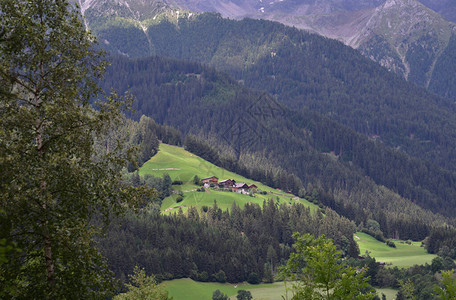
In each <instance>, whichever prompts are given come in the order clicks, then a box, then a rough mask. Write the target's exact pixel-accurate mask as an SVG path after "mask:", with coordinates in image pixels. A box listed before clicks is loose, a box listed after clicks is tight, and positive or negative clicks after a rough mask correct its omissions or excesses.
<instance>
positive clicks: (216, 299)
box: [212, 289, 228, 300]
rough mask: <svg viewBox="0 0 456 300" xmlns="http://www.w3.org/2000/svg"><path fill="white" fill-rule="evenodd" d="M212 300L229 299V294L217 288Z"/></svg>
mask: <svg viewBox="0 0 456 300" xmlns="http://www.w3.org/2000/svg"><path fill="white" fill-rule="evenodd" d="M212 300H228V296H227V295H226V294H224V293H222V292H221V291H220V290H218V289H217V290H215V291H214V293H213V294H212Z"/></svg>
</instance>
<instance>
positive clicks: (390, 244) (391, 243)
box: [386, 240, 396, 248]
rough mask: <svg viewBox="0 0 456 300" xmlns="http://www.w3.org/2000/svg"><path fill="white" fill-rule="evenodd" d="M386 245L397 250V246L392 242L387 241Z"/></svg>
mask: <svg viewBox="0 0 456 300" xmlns="http://www.w3.org/2000/svg"><path fill="white" fill-rule="evenodd" d="M386 245H388V247H391V248H396V244H395V243H394V242H393V241H391V240H387V241H386Z"/></svg>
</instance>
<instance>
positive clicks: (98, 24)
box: [79, 0, 456, 100]
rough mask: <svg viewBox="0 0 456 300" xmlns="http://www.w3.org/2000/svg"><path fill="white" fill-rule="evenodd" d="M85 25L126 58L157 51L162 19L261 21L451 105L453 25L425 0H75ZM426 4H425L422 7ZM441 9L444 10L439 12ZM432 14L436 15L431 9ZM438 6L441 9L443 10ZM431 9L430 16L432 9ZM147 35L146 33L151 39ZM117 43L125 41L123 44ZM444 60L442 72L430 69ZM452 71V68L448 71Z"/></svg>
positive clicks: (450, 10)
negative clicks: (303, 34) (292, 30)
mask: <svg viewBox="0 0 456 300" xmlns="http://www.w3.org/2000/svg"><path fill="white" fill-rule="evenodd" d="M79 2H80V3H81V5H82V11H83V12H84V14H85V17H86V20H87V24H88V28H90V29H91V30H93V31H94V32H95V33H96V34H97V35H98V36H99V37H100V38H101V39H102V41H103V42H104V43H105V47H106V48H109V49H110V50H111V51H115V52H118V53H119V54H125V55H130V56H138V55H141V53H143V54H144V53H146V54H147V55H148V54H150V53H154V52H155V51H156V49H155V44H154V41H153V35H154V33H153V31H154V27H153V26H152V25H154V24H157V23H158V22H160V20H163V19H164V18H165V19H167V20H168V21H170V22H172V23H174V24H176V25H177V26H179V25H178V23H179V22H180V21H179V19H184V18H185V19H187V18H191V17H192V16H194V13H191V12H190V11H196V12H205V11H206V12H219V13H220V14H221V15H222V16H224V17H230V18H237V19H241V18H244V17H251V18H255V19H268V20H274V21H279V22H281V23H283V24H287V25H290V26H295V27H297V28H300V29H305V30H308V31H310V32H314V33H318V34H320V35H323V36H326V37H330V38H334V39H337V40H340V41H342V42H344V43H345V44H346V45H349V46H351V47H353V48H355V49H358V50H359V51H360V52H361V53H362V54H363V55H364V56H366V57H368V58H370V59H372V60H374V61H376V62H378V63H379V64H380V65H382V66H385V67H386V68H388V69H389V70H390V71H394V72H395V73H397V74H399V75H400V76H402V77H404V78H406V79H407V80H409V81H411V82H414V83H416V84H418V85H420V86H424V87H426V88H429V89H430V90H431V91H432V92H434V93H436V94H438V95H440V96H444V97H447V98H450V99H453V100H456V83H455V82H454V80H453V78H454V77H456V71H454V70H455V69H456V68H455V63H454V59H453V58H454V55H453V54H452V53H453V52H454V51H455V50H454V49H456V48H455V45H454V43H451V42H450V40H451V38H452V36H453V35H454V34H455V33H456V31H455V25H454V24H453V23H451V22H449V21H447V20H445V19H444V18H443V17H442V15H440V13H442V14H443V11H444V12H445V13H446V14H450V15H451V14H454V5H453V4H451V3H448V2H446V3H444V2H442V3H435V1H429V0H423V1H421V2H422V3H420V1H418V0H387V1H385V0H365V1H351V0H340V1H326V0H325V1H291V0H287V1H269V2H262V1H257V0H239V1H230V2H226V1H207V0H203V1H189V0H173V1H163V2H160V1H149V2H143V1H138V0H122V1H115V2H112V1H105V0H95V1H94V0H92V1H84V0H79ZM165 3H166V4H165ZM426 5H427V6H428V7H430V8H428V7H426ZM445 8H446V9H445ZM432 9H434V10H435V11H433V10H432ZM444 9H445V10H444ZM436 11H437V12H436ZM151 35H152V36H151ZM119 38H120V39H123V40H124V41H127V42H131V43H133V44H134V47H129V46H128V44H125V43H123V42H121V41H119ZM442 62H445V64H446V65H447V66H448V68H447V69H442V68H439V67H436V66H437V64H441V63H442ZM451 70H453V71H451Z"/></svg>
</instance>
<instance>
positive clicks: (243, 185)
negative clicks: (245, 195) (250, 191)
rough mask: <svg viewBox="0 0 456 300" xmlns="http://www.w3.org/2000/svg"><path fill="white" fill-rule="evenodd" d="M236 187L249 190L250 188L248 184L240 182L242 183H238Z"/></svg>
mask: <svg viewBox="0 0 456 300" xmlns="http://www.w3.org/2000/svg"><path fill="white" fill-rule="evenodd" d="M234 187H237V188H248V187H249V186H248V185H247V184H245V183H244V182H240V183H236V184H235V185H234Z"/></svg>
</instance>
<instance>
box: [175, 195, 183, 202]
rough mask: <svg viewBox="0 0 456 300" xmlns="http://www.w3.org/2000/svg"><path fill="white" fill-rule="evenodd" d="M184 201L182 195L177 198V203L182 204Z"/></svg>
mask: <svg viewBox="0 0 456 300" xmlns="http://www.w3.org/2000/svg"><path fill="white" fill-rule="evenodd" d="M182 200H184V197H182V196H181V195H179V196H177V198H176V203H179V202H182Z"/></svg>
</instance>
